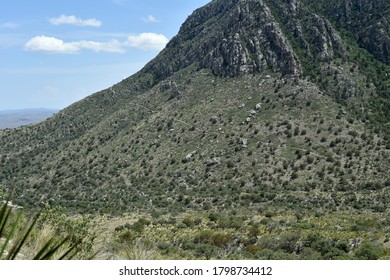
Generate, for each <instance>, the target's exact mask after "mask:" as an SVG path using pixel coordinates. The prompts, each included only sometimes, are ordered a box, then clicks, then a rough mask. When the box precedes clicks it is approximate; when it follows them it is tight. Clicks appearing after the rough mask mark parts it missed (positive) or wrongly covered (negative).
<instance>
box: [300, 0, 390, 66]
mask: <svg viewBox="0 0 390 280" xmlns="http://www.w3.org/2000/svg"><path fill="white" fill-rule="evenodd" d="M302 2H303V3H304V4H308V3H310V2H312V1H309V0H302ZM315 3H316V4H315V6H314V7H313V9H314V10H317V11H319V12H322V13H323V14H324V15H325V16H327V17H328V18H329V19H331V20H332V21H334V22H335V23H336V24H337V25H338V26H339V27H342V28H344V29H346V30H348V31H349V32H351V33H352V34H353V35H354V36H355V39H356V41H357V42H358V43H359V45H360V46H361V47H363V48H365V49H367V50H368V51H369V52H370V53H371V54H372V55H373V56H374V57H375V58H376V59H378V60H379V61H381V62H383V63H386V64H390V1H388V0H342V1H340V0H329V1H318V2H317V1H316V2H315Z"/></svg>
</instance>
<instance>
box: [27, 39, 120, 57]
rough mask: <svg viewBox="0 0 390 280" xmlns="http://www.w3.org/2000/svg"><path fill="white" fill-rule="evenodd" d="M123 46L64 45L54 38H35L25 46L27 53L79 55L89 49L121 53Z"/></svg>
mask: <svg viewBox="0 0 390 280" xmlns="http://www.w3.org/2000/svg"><path fill="white" fill-rule="evenodd" d="M122 45H123V44H121V43H120V42H118V41H116V40H113V41H109V42H95V41H77V42H70V43H65V42H64V41H62V40H60V39H57V38H55V37H46V36H36V37H34V38H32V39H31V40H29V41H28V42H27V43H26V44H25V49H26V50H28V51H40V52H47V53H70V54H72V53H79V52H80V51H81V50H82V49H89V50H93V51H95V52H111V53H123V52H125V49H124V48H123V47H122Z"/></svg>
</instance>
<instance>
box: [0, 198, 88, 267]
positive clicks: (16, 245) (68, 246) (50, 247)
mask: <svg viewBox="0 0 390 280" xmlns="http://www.w3.org/2000/svg"><path fill="white" fill-rule="evenodd" d="M8 202H9V201H8V200H7V201H6V202H5V204H4V205H3V206H2V207H1V210H0V259H6V260H14V259H16V258H17V257H18V255H19V253H20V252H21V250H22V249H23V248H25V247H27V246H28V244H27V241H28V239H29V238H31V236H32V235H33V232H34V230H35V229H36V224H37V222H38V219H39V218H40V213H37V214H35V215H34V216H33V218H32V220H31V222H30V223H28V224H26V226H24V227H22V233H21V234H20V236H19V237H16V234H15V233H16V232H17V229H18V228H19V227H20V226H21V223H22V219H21V216H22V212H18V213H17V214H16V216H15V218H13V219H12V207H10V206H9V205H8ZM7 227H9V228H8V231H7V232H6V229H7ZM12 238H15V239H14V240H12ZM70 239H71V236H70V235H68V236H66V237H64V238H56V237H54V236H53V237H51V238H50V239H49V240H47V241H46V242H45V243H44V244H43V245H42V246H41V247H40V248H39V249H38V252H37V253H36V254H35V256H34V257H33V260H48V259H53V258H54V256H55V254H56V253H61V251H63V250H65V252H63V253H62V254H60V257H59V258H58V259H60V260H63V259H72V258H74V257H75V256H76V255H77V253H79V251H80V248H79V246H78V245H79V243H80V242H81V240H80V241H79V242H70ZM1 240H4V243H1ZM11 240H12V241H11ZM10 244H12V246H11V248H10V249H9V251H7V248H8V247H9V246H10Z"/></svg>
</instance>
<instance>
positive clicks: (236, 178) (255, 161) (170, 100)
mask: <svg viewBox="0 0 390 280" xmlns="http://www.w3.org/2000/svg"><path fill="white" fill-rule="evenodd" d="M307 2H309V1H304V0H302V1H282V0H278V1H261V0H246V1H244V0H229V1H222V0H215V1H212V2H211V3H210V4H208V5H206V6H205V7H203V8H200V9H198V10H196V11H195V12H194V13H193V14H192V15H191V16H190V17H189V18H188V19H187V21H186V22H185V23H184V24H183V26H182V27H181V29H180V32H179V34H178V35H177V36H176V37H174V38H173V39H172V40H171V41H170V42H169V44H168V45H167V47H166V48H165V49H164V50H163V51H162V52H161V53H160V54H159V55H158V56H157V57H156V58H155V59H153V60H152V61H151V62H150V63H148V64H147V65H146V66H145V68H144V69H142V70H141V71H140V72H139V73H137V74H135V75H133V76H132V77H129V78H128V79H126V80H124V81H122V82H120V83H118V84H116V85H114V86H113V87H111V88H108V89H106V90H103V91H101V92H98V93H96V94H94V95H91V96H90V97H88V98H86V99H84V100H82V101H80V102H77V103H75V104H73V105H72V106H70V107H68V108H66V109H64V110H62V111H61V112H59V113H58V114H56V115H55V116H53V117H52V118H51V119H49V120H48V121H46V122H44V123H41V124H38V125H35V126H31V127H24V128H20V129H16V130H5V131H1V132H0V156H1V158H0V182H1V183H2V185H3V186H5V188H6V189H7V190H8V189H10V188H12V187H15V189H16V200H17V203H20V204H27V205H41V204H44V203H49V204H51V205H62V206H63V207H65V208H67V209H70V210H75V211H87V212H97V211H99V212H109V213H122V212H124V211H128V210H133V209H138V210H140V209H148V211H149V210H150V211H151V210H152V209H154V210H156V211H162V210H163V211H169V212H181V211H183V209H186V208H188V209H194V210H202V209H203V210H209V209H226V208H227V207H238V208H239V207H243V208H246V209H251V208H253V209H262V211H263V210H265V209H273V208H277V209H301V210H308V211H309V210H310V211H319V212H332V211H349V212H360V211H374V212H386V211H388V205H390V204H389V203H390V180H389V175H388V169H389V166H390V162H389V159H390V155H389V153H390V142H389V85H390V83H389V79H390V77H389V66H388V60H387V58H386V56H387V55H388V54H386V48H387V47H386V46H387V45H386V44H387V43H386V42H387V41H386V40H387V39H386V35H384V37H383V38H382V37H381V38H380V40H382V39H383V40H384V41H383V48H376V47H371V46H373V45H371V44H366V43H365V41H364V40H365V39H362V38H364V36H363V35H361V34H360V33H359V34H360V35H361V36H360V35H359V36H358V34H357V33H355V32H357V31H356V30H358V29H359V28H357V27H355V25H354V24H353V22H350V21H349V20H348V18H349V17H353V18H355V17H354V15H355V14H357V15H360V13H359V11H358V10H356V9H355V5H354V4H353V3H354V2H353V1H352V2H351V1H349V2H350V3H352V4H353V5H352V4H351V5H352V6H351V7H352V8H351V9H350V11H349V12H348V13H346V14H345V16H344V18H343V17H341V16H338V14H337V11H338V8H337V7H339V6H337V5H336V6H334V8H335V10H331V9H330V7H331V6H329V5H328V4H329V3H330V2H332V1H319V3H320V4H319V5H318V6H313V5H311V4H310V3H307ZM345 2H347V1H345ZM355 2H358V1H355ZM363 2H364V1H363ZM377 2H378V5H377V6H376V5H370V6H369V8H367V9H368V10H367V13H368V14H375V16H372V17H370V19H369V20H368V19H367V21H366V23H364V22H363V23H362V24H367V25H364V26H367V27H368V26H372V28H374V29H375V28H377V27H378V26H381V24H382V23H381V22H382V21H384V20H386V19H387V18H388V12H386V11H388V10H386V9H385V10H383V7H387V4H386V1H382V2H383V3H382V2H381V1H377ZM380 3H382V4H381V5H382V6H381V5H379V4H380ZM364 7H365V6H364ZM364 7H363V6H362V8H361V9H362V10H364V11H366V10H365V8H364ZM383 12H384V14H383V15H382V16H378V17H377V16H376V15H377V14H378V15H379V13H383ZM378 28H379V27H378ZM346 30H347V31H348V30H349V31H348V32H347V31H346ZM381 30H382V29H381V28H379V29H378V32H382V31H381ZM383 30H385V31H386V28H384V29H383ZM385 31H384V32H385ZM386 32H387V31H386ZM370 34H371V33H370ZM385 34H388V33H385ZM354 35H356V36H357V37H354ZM362 36H363V37H362ZM373 40H374V41H375V40H376V39H372V38H371V37H368V41H370V42H372V41H373ZM378 40H379V39H378ZM381 42H382V41H381ZM373 44H376V43H373ZM378 44H379V43H378ZM381 44H382V43H381ZM371 54H372V55H371Z"/></svg>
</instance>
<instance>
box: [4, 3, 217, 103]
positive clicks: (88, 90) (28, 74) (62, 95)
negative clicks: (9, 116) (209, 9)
mask: <svg viewBox="0 0 390 280" xmlns="http://www.w3.org/2000/svg"><path fill="white" fill-rule="evenodd" d="M208 2H210V0H164V1H162V0H94V1H90V0H34V1H31V0H12V1H11V0H3V1H2V5H1V9H0V83H1V87H0V110H12V109H22V108H54V109H62V108H64V107H66V106H68V105H70V104H71V103H73V102H75V101H78V100H80V99H82V98H84V97H86V96H87V95H89V94H92V93H94V92H96V91H98V90H101V89H104V88H107V87H109V86H111V85H113V84H115V83H117V82H119V81H121V80H122V79H124V78H126V77H128V76H130V75H131V74H133V73H135V72H137V71H138V70H139V69H141V68H142V66H143V65H145V64H146V63H147V62H148V61H149V60H150V59H152V58H153V57H155V56H156V55H157V54H158V53H159V51H161V49H162V48H163V47H164V46H165V44H166V43H167V41H168V40H170V39H171V38H172V37H173V36H174V35H176V34H177V32H178V30H179V28H180V25H181V24H182V23H183V22H184V20H185V19H186V18H187V17H188V15H190V14H191V13H192V11H193V10H195V9H196V8H199V7H201V6H203V5H205V4H206V3H208Z"/></svg>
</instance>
